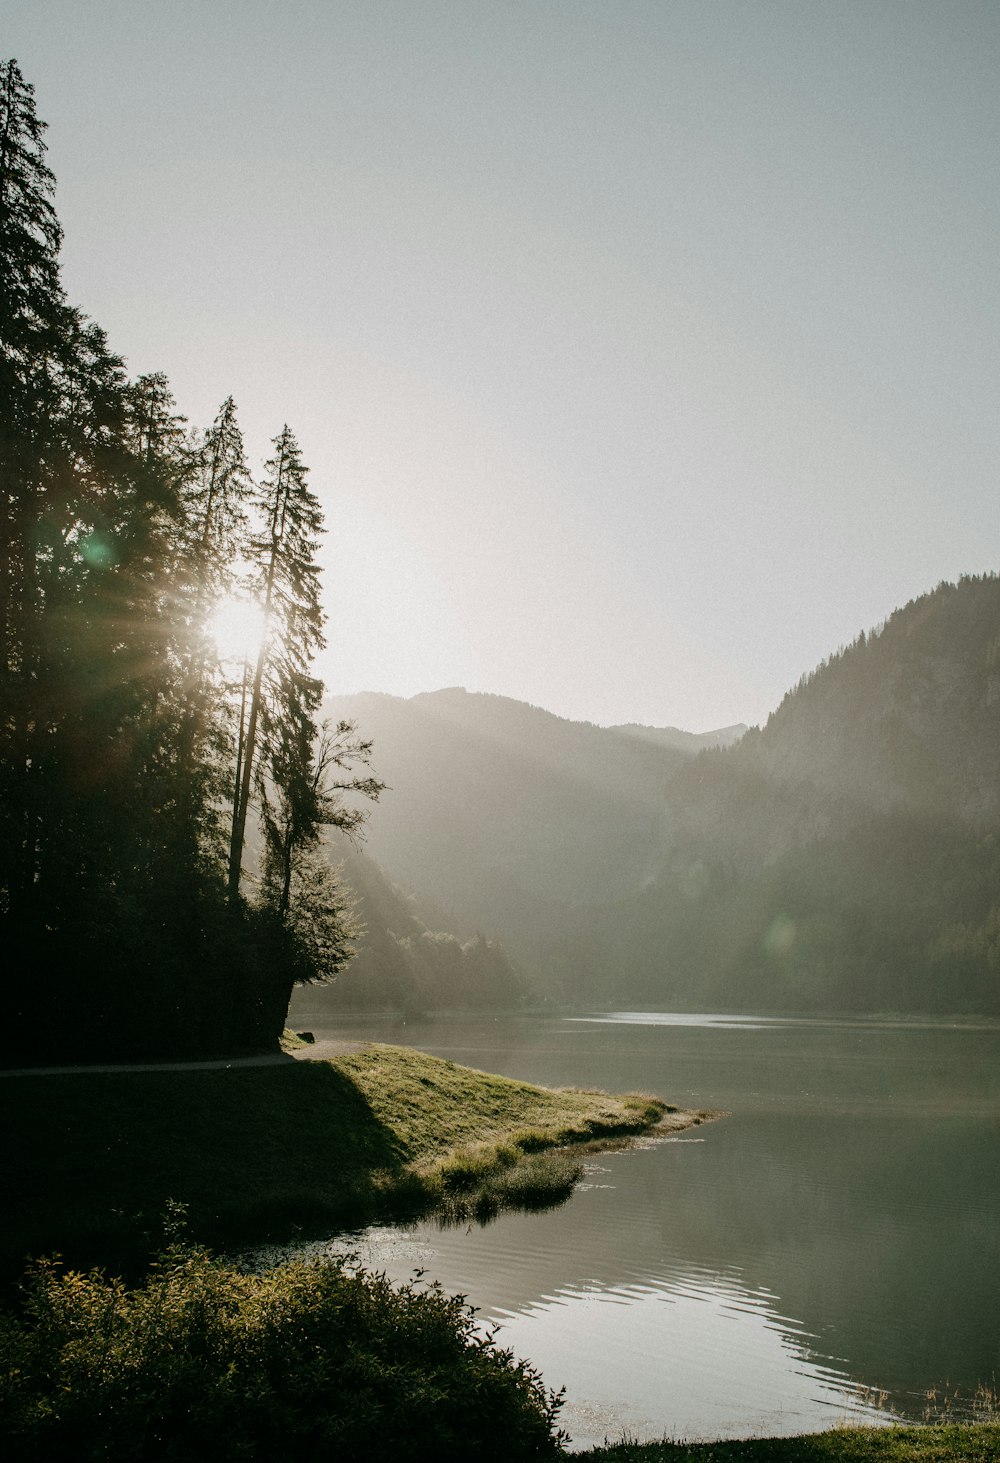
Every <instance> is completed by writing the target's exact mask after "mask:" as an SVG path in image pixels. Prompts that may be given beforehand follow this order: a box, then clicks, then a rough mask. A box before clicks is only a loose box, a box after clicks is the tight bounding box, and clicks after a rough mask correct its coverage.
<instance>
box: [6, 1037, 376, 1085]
mask: <svg viewBox="0 0 1000 1463" xmlns="http://www.w3.org/2000/svg"><path fill="white" fill-rule="evenodd" d="M369 1045H370V1043H369V1042H367V1041H317V1042H315V1043H312V1044H310V1045H309V1046H303V1047H296V1048H295V1050H294V1051H292V1052H268V1053H266V1054H265V1055H264V1056H260V1057H222V1058H220V1059H219V1060H218V1061H212V1062H133V1063H115V1064H113V1065H111V1064H109V1065H107V1066H90V1065H89V1064H88V1065H86V1066H78V1067H10V1068H7V1069H5V1070H3V1071H0V1077H65V1076H70V1075H72V1074H74V1073H78V1072H211V1071H213V1070H214V1071H229V1070H230V1069H236V1068H238V1067H278V1066H284V1065H286V1064H287V1063H288V1062H325V1061H328V1060H329V1059H330V1057H337V1056H340V1055H341V1054H342V1053H343V1052H356V1051H360V1050H361V1048H362V1047H366V1046H369Z"/></svg>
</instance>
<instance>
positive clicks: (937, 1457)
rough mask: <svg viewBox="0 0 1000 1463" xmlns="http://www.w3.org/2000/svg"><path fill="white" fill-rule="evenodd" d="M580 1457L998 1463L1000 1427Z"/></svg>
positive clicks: (731, 1462)
mask: <svg viewBox="0 0 1000 1463" xmlns="http://www.w3.org/2000/svg"><path fill="white" fill-rule="evenodd" d="M577 1457H579V1458H581V1459H583V1458H588V1459H592V1460H594V1463H997V1460H998V1459H1000V1425H998V1424H996V1423H989V1424H982V1425H979V1426H968V1427H960V1426H948V1427H891V1428H835V1429H833V1430H832V1431H831V1432H825V1433H816V1434H814V1435H809V1436H806V1437H798V1438H753V1439H750V1440H748V1441H743V1442H734V1443H667V1442H663V1443H620V1444H618V1445H617V1446H615V1447H610V1448H591V1449H590V1450H589V1451H588V1452H586V1453H579V1454H577Z"/></svg>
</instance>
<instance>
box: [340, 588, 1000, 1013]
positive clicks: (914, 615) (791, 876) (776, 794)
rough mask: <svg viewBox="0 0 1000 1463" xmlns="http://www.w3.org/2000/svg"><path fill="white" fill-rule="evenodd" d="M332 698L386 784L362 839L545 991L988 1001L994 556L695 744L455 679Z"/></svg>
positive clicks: (997, 838) (783, 999)
mask: <svg viewBox="0 0 1000 1463" xmlns="http://www.w3.org/2000/svg"><path fill="white" fill-rule="evenodd" d="M332 709H333V710H334V712H335V713H336V714H338V715H345V716H350V717H355V716H357V717H360V718H362V719H363V721H364V724H365V725H366V727H369V728H371V730H372V731H373V733H374V735H375V736H376V738H377V740H378V744H379V750H380V770H382V771H383V772H384V775H385V776H386V778H387V780H388V781H389V782H390V783H398V785H399V788H400V792H399V793H398V794H397V795H395V796H394V797H393V799H392V801H391V803H386V805H385V806H384V807H379V808H378V809H377V810H376V812H375V816H374V819H373V823H372V850H373V852H374V853H375V854H376V855H377V856H378V857H379V859H380V860H381V861H382V862H383V863H384V864H385V866H386V867H387V868H388V869H389V870H390V871H391V873H392V874H393V875H394V876H395V877H399V878H400V879H401V880H402V882H403V883H404V884H406V885H407V886H408V887H412V888H414V889H415V890H416V891H417V892H418V894H419V895H421V896H422V897H424V898H431V899H433V900H436V901H437V902H438V903H439V904H441V905H444V906H446V907H447V908H448V909H449V910H450V911H451V915H452V921H453V923H452V927H453V928H458V929H466V928H467V929H468V930H469V932H470V933H471V931H472V930H474V929H475V928H476V927H477V926H482V927H483V928H485V929H486V930H487V931H489V932H490V933H494V934H497V935H499V936H500V938H501V939H503V940H504V941H505V942H506V943H508V944H509V945H510V948H511V950H512V952H513V953H514V954H515V955H516V956H517V957H518V959H519V960H520V961H521V962H522V963H523V965H524V967H525V971H526V974H527V975H528V977H529V978H530V980H531V981H532V984H533V987H534V990H535V993H536V995H546V996H549V997H555V998H557V999H559V1000H562V1001H566V1002H569V1003H571V1004H580V1003H583V1004H587V1003H591V1004H615V1003H630V1004H648V1005H650V1006H652V1007H660V1008H669V1007H671V1006H679V1007H682V1008H688V1009H691V1008H697V1007H706V1008H716V1009H717V1008H719V1007H720V1006H731V1007H733V1008H736V1009H744V1010H754V1009H764V1008H767V1009H772V1010H779V1009H780V1010H831V1011H873V1010H874V1011H914V1012H920V1011H927V1012H932V1011H947V1012H952V1011H956V1012H961V1011H968V1012H993V1011H996V1010H997V1009H998V992H1000V581H998V579H997V578H996V576H995V575H994V576H986V577H981V578H966V579H963V580H961V581H960V583H959V584H957V585H954V584H942V585H941V586H939V588H938V589H936V590H935V591H934V592H933V593H931V594H928V595H924V596H922V597H921V598H920V599H917V600H915V601H913V602H912V603H911V604H909V605H907V606H906V607H905V608H904V609H900V610H898V611H897V612H896V613H895V614H893V615H892V616H891V617H890V619H889V620H888V622H887V623H886V624H885V625H884V626H882V627H880V628H879V629H878V630H877V631H875V632H873V633H872V634H870V635H868V634H862V635H861V636H859V638H858V639H857V641H855V642H854V644H852V645H850V646H848V647H847V648H845V649H843V650H841V651H840V652H838V653H837V654H835V655H833V656H832V657H831V658H830V659H829V660H828V661H826V662H824V663H823V664H822V665H821V666H819V667H818V668H817V669H816V670H815V671H814V672H813V673H811V674H810V675H808V676H805V677H803V679H802V681H801V682H800V683H799V685H798V686H797V687H796V688H795V689H794V690H793V691H791V692H789V694H788V695H787V696H786V697H785V699H784V701H783V702H782V704H781V705H780V707H779V708H778V709H777V710H776V711H775V712H774V714H773V715H772V716H771V718H770V719H769V721H768V723H767V725H766V726H765V727H764V728H763V729H762V730H758V729H753V730H751V731H750V732H749V733H747V734H746V735H744V736H742V737H737V739H736V740H735V741H732V734H733V731H734V730H736V731H738V730H739V729H730V730H729V731H728V732H719V733H714V734H711V737H712V740H714V741H715V742H717V743H719V744H721V745H718V746H716V747H715V748H710V749H708V750H699V747H698V744H697V739H696V738H691V739H690V741H687V742H686V741H685V739H684V736H683V734H678V733H676V732H674V731H673V729H670V728H667V729H662V728H641V727H634V726H632V727H620V728H601V727H594V726H590V725H588V724H580V723H571V722H566V721H563V720H561V719H560V718H558V717H553V716H550V715H549V714H548V713H545V712H542V711H539V710H538V709H537V708H534V707H528V706H524V705H521V704H519V703H516V702H510V701H507V700H504V699H503V698H500V697H489V696H473V695H468V694H467V693H465V692H463V691H457V690H452V691H442V692H437V693H434V694H431V695H426V696H418V697H414V698H413V699H412V700H410V701H402V700H400V699H398V698H393V697H377V696H361V697H353V698H347V699H345V700H342V701H336V702H334V703H332ZM691 743H694V745H691ZM727 743H731V744H729V745H727ZM696 754H697V755H696Z"/></svg>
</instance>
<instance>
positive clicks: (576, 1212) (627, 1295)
mask: <svg viewBox="0 0 1000 1463" xmlns="http://www.w3.org/2000/svg"><path fill="white" fill-rule="evenodd" d="M318 1015H321V1012H318V1011H317V1010H316V1008H315V1007H313V1008H312V1009H311V1010H310V1011H309V1020H308V1023H306V1021H305V1020H304V1019H303V1023H302V1024H309V1025H310V1026H311V1027H313V1028H314V1029H317V1028H320V1027H321V1023H320V1021H319V1020H317V1016H318ZM632 1016H636V1017H637V1018H638V1019H635V1020H633V1019H630V1018H631V1017H632ZM625 1017H628V1018H629V1019H622V1018H625ZM649 1018H655V1019H649ZM346 1024H347V1023H344V1022H342V1021H341V1022H340V1023H339V1026H340V1032H339V1034H348V1035H352V1036H356V1035H366V1036H371V1037H373V1038H375V1039H381V1040H396V1041H403V1042H408V1043H410V1044H413V1045H419V1046H422V1047H424V1048H425V1049H427V1050H430V1051H434V1052H437V1053H438V1054H440V1055H444V1056H448V1057H450V1058H452V1059H453V1060H455V1061H460V1062H466V1063H468V1064H469V1065H472V1066H479V1067H484V1068H488V1069H491V1070H494V1071H503V1072H507V1073H509V1074H510V1075H512V1076H516V1077H523V1078H526V1079H528V1080H534V1081H539V1082H546V1083H550V1084H553V1085H558V1084H560V1083H565V1084H576V1085H581V1086H585V1085H595V1086H602V1087H606V1088H610V1089H612V1090H618V1091H621V1090H625V1089H628V1088H632V1089H636V1088H639V1089H645V1090H649V1091H656V1092H659V1093H661V1094H662V1095H664V1096H666V1097H667V1098H668V1099H669V1100H671V1101H675V1102H679V1103H681V1104H683V1105H688V1106H698V1107H722V1108H726V1109H728V1110H729V1111H730V1113H731V1116H729V1117H727V1118H726V1119H724V1120H723V1121H721V1122H719V1123H715V1124H711V1125H709V1126H706V1127H704V1128H699V1129H698V1130H697V1132H696V1133H694V1132H692V1133H687V1134H684V1135H681V1136H680V1137H679V1138H676V1139H673V1140H671V1141H668V1142H665V1143H662V1142H661V1143H657V1144H655V1145H652V1146H648V1147H644V1148H641V1149H640V1150H639V1151H633V1152H631V1153H627V1154H621V1155H614V1154H612V1155H602V1156H601V1158H600V1159H599V1161H598V1163H597V1165H595V1167H594V1168H593V1169H592V1170H591V1171H590V1172H589V1173H588V1175H587V1179H586V1182H585V1184H584V1185H582V1186H581V1189H580V1191H579V1192H578V1193H577V1194H576V1195H574V1197H573V1198H572V1200H571V1201H570V1203H569V1204H568V1205H566V1206H565V1207H564V1208H563V1209H561V1210H559V1211H558V1212H557V1213H555V1214H551V1215H525V1214H509V1215H504V1216H501V1217H500V1218H499V1219H498V1220H497V1221H496V1222H495V1223H494V1224H492V1225H491V1226H489V1228H487V1229H485V1230H483V1229H477V1228H472V1229H467V1230H462V1231H458V1232H449V1233H441V1232H439V1231H437V1230H436V1229H435V1228H434V1227H433V1225H424V1226H420V1227H419V1228H418V1229H414V1230H410V1231H408V1232H407V1235H406V1237H405V1238H404V1237H403V1236H396V1237H395V1238H393V1237H391V1236H386V1235H385V1234H383V1235H382V1236H381V1238H377V1237H373V1236H371V1235H369V1236H366V1237H364V1243H365V1244H372V1243H377V1245H379V1246H381V1249H379V1251H378V1253H377V1254H376V1255H374V1256H373V1262H374V1263H376V1264H377V1265H378V1266H379V1267H381V1268H385V1269H387V1271H388V1272H389V1273H391V1274H393V1275H394V1276H395V1277H397V1278H400V1279H404V1278H407V1277H408V1276H409V1275H410V1273H411V1272H412V1270H413V1269H414V1268H416V1267H417V1266H424V1267H425V1268H426V1269H427V1270H428V1271H429V1272H430V1273H431V1274H433V1275H436V1276H438V1277H439V1278H440V1279H441V1280H442V1282H443V1283H444V1284H445V1285H446V1287H448V1288H449V1289H452V1290H458V1291H461V1292H465V1293H467V1294H468V1295H469V1296H470V1298H471V1299H472V1301H473V1302H474V1303H475V1304H476V1305H478V1306H480V1307H481V1308H482V1310H483V1311H484V1312H485V1313H486V1314H487V1315H490V1316H493V1317H496V1318H498V1319H499V1320H501V1321H502V1324H503V1326H504V1339H505V1341H506V1342H507V1343H508V1344H510V1345H512V1346H513V1347H514V1349H515V1350H516V1351H518V1352H519V1353H520V1354H523V1355H526V1356H528V1357H530V1358H531V1359H532V1360H533V1361H534V1362H535V1363H536V1364H537V1365H539V1366H540V1367H541V1368H542V1371H543V1374H544V1375H545V1378H546V1380H547V1382H548V1383H549V1384H550V1385H553V1386H560V1385H562V1384H564V1383H565V1384H566V1385H567V1387H568V1389H569V1397H570V1407H569V1410H568V1412H567V1426H568V1427H569V1428H570V1431H571V1432H572V1433H573V1435H574V1437H575V1438H576V1439H577V1440H578V1441H579V1442H580V1443H583V1442H585V1441H586V1439H587V1438H594V1437H596V1438H597V1439H598V1440H600V1439H601V1438H603V1436H604V1434H605V1433H608V1434H609V1435H612V1436H613V1435H615V1433H616V1432H620V1431H621V1429H622V1427H624V1428H626V1429H627V1430H629V1431H630V1432H634V1433H636V1434H637V1435H640V1436H662V1435H663V1434H664V1433H668V1434H673V1435H685V1434H686V1435H690V1436H722V1435H729V1434H734V1435H735V1434H744V1435H746V1434H750V1433H759V1432H762V1431H784V1432H789V1431H799V1430H802V1429H804V1428H820V1427H824V1426H828V1425H830V1424H831V1423H833V1422H835V1421H837V1419H838V1418H839V1417H842V1416H847V1415H857V1413H858V1409H859V1408H860V1409H861V1411H862V1412H864V1411H865V1410H866V1409H868V1408H870V1405H871V1395H870V1393H869V1392H868V1390H867V1389H872V1390H873V1391H874V1390H877V1389H881V1388H885V1389H886V1390H887V1391H888V1392H889V1393H890V1394H891V1396H892V1401H893V1404H894V1405H896V1406H898V1407H900V1408H902V1409H903V1410H904V1411H905V1412H906V1413H907V1414H908V1415H914V1416H920V1415H921V1414H922V1411H923V1406H924V1394H925V1393H926V1392H928V1391H929V1390H930V1389H932V1388H935V1387H940V1386H941V1385H942V1384H943V1383H944V1382H946V1381H950V1382H952V1383H953V1384H956V1385H958V1386H960V1387H961V1389H962V1391H963V1392H965V1393H966V1394H967V1395H970V1394H971V1393H973V1392H974V1391H975V1389H976V1387H977V1385H978V1384H980V1383H985V1384H986V1385H988V1386H989V1385H992V1386H993V1387H994V1390H995V1386H996V1383H995V1377H996V1375H997V1373H998V1371H1000V1366H998V1361H1000V1226H998V1224H997V1215H998V1213H1000V1163H998V1161H997V1160H998V1158H1000V1143H998V1138H1000V1032H998V1030H997V1029H996V1028H995V1027H994V1028H990V1027H988V1026H983V1027H980V1028H972V1027H952V1028H933V1027H929V1026H923V1025H914V1024H912V1023H910V1024H902V1023H899V1024H893V1025H890V1024H884V1025H883V1024H879V1023H871V1022H869V1023H850V1022H836V1023H833V1022H831V1023H824V1022H801V1023H799V1022H793V1021H785V1022H780V1023H773V1024H772V1023H764V1022H755V1021H754V1022H740V1021H736V1020H732V1019H730V1018H728V1017H722V1018H711V1019H709V1020H707V1021H706V1020H705V1019H704V1018H702V1019H700V1020H698V1022H697V1024H695V1023H694V1020H693V1018H685V1019H684V1020H682V1021H675V1020H673V1019H670V1020H662V1019H660V1013H613V1015H612V1017H611V1018H610V1019H609V1018H607V1017H604V1018H602V1019H600V1020H597V1021H595V1020H590V1021H568V1020H559V1019H556V1018H553V1019H550V1020H533V1021H523V1020H522V1021H517V1020H514V1021H504V1020H500V1021H494V1020H493V1019H492V1018H486V1019H485V1020H480V1021H471V1020H465V1019H463V1020H453V1021H437V1022H435V1023H433V1024H430V1023H428V1024H426V1025H421V1026H419V1027H415V1026H414V1023H412V1022H411V1023H409V1025H408V1026H407V1027H406V1028H401V1027H399V1026H398V1025H396V1026H395V1027H393V1026H391V1025H380V1023H379V1022H378V1021H377V1020H376V1021H373V1020H372V1019H371V1018H368V1019H367V1020H366V1021H364V1022H361V1021H360V1020H359V1021H358V1022H354V1023H350V1029H349V1030H347V1031H345V1030H344V1027H345V1025H346ZM765 1026H766V1029H761V1028H762V1027H765ZM317 1034H319V1030H317ZM398 1245H403V1246H404V1249H403V1250H398V1249H397V1250H394V1248H393V1247H394V1246H398ZM417 1252H419V1254H420V1258H415V1255H416V1253H417Z"/></svg>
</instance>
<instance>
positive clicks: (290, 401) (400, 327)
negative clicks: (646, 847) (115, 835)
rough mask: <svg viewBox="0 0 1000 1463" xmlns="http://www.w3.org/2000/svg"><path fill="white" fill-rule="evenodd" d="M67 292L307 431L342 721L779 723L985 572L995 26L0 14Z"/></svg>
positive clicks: (979, 3) (891, 5) (543, 9)
mask: <svg viewBox="0 0 1000 1463" xmlns="http://www.w3.org/2000/svg"><path fill="white" fill-rule="evenodd" d="M0 52H2V54H3V55H5V56H8V57H9V56H14V57H16V58H17V60H18V61H19V63H20V66H21V69H22V71H23V73H24V75H25V77H26V79H27V80H29V81H30V82H32V83H33V84H34V86H35V91H36V102H37V108H38V113H39V115H40V116H41V117H42V118H44V119H45V120H46V121H47V122H48V124H49V132H48V144H49V154H48V161H49V164H50V166H51V167H52V168H53V170H54V172H55V174H56V177H57V180H58V191H57V195H56V202H57V208H58V211H59V215H60V218H61V220H62V223H63V226H64V230H65V242H64V246H63V271H64V281H65V284H66V288H67V292H68V294H69V297H70V299H71V301H72V302H73V303H74V304H77V305H79V306H80V307H81V308H83V309H84V310H85V311H86V312H87V313H88V314H89V315H91V316H92V317H93V318H95V319H96V320H97V321H99V322H100V324H102V325H103V326H104V327H105V329H106V330H107V331H108V333H109V336H110V341H111V344H112V346H113V347H114V348H115V349H117V350H118V351H119V352H120V353H121V354H122V355H123V356H124V357H125V359H126V363H127V365H128V368H129V371H130V372H131V373H132V374H138V373H140V372H145V371H154V370H163V371H165V372H166V373H167V375H168V376H169V378H170V381H171V384H172V387H173V390H174V394H175V396H176V398H177V400H178V403H179V405H180V408H181V409H182V410H183V411H184V412H185V413H186V415H187V416H188V418H189V419H190V420H191V422H192V423H195V424H197V425H207V424H208V423H209V422H210V421H211V419H212V417H213V416H214V415H215V412H216V411H217V409H218V406H219V404H220V403H221V401H222V400H223V399H224V398H225V397H226V396H227V395H229V394H232V395H233V396H234V397H235V399H236V402H237V405H238V408H239V415H240V421H241V424H242V426H243V430H244V433H245V436H246V439H247V443H248V446H249V448H250V454H251V457H252V459H253V462H254V464H255V465H258V466H259V464H260V463H262V461H263V458H264V457H265V455H266V453H267V449H268V446H269V441H270V439H271V438H272V437H273V436H274V435H276V434H277V433H278V432H279V431H280V429H281V427H282V425H283V423H285V422H288V423H289V425H290V426H291V427H292V429H293V431H294V432H295V433H296V436H297V437H298V440H299V443H300V445H301V447H302V451H303V456H304V459H305V461H306V462H307V463H308V464H309V467H310V470H311V485H312V486H313V488H314V489H315V491H316V492H317V493H318V494H319V496H320V498H321V500H322V502H323V504H324V508H325V510H326V516H327V529H328V532H327V537H326V540H325V544H324V549H323V562H324V565H325V569H326V573H325V603H326V608H327V611H328V614H329V622H328V627H327V638H328V646H327V650H326V651H325V652H324V655H323V658H322V662H321V664H320V666H319V669H320V672H321V674H322V675H323V676H324V679H325V680H326V682H327V686H328V689H329V690H331V691H334V692H352V691H359V690H379V691H389V692H393V693H395V694H399V695H412V694H415V693H416V692H419V691H425V690H434V689H437V688H439V687H442V686H455V685H463V686H466V687H467V688H468V689H469V690H472V691H492V692H497V693H500V694H503V695H507V696H513V697H516V698H518V699H520V700H525V701H530V702H532V703H534V704H536V705H539V706H543V707H546V708H547V709H549V710H551V711H555V712H557V713H558V714H560V715H562V716H568V717H572V718H575V719H580V720H590V721H595V722H599V723H602V724H611V723H617V722H626V721H636V722H645V723H648V724H652V725H661V726H662V725H673V726H680V727H684V728H686V729H689V730H692V731H703V730H707V729H709V728H714V727H719V726H724V725H729V724H731V723H734V722H739V721H745V722H748V723H759V722H762V721H763V720H765V719H766V718H767V715H768V714H769V712H770V711H771V710H773V709H774V707H775V706H776V705H777V704H778V702H779V701H780V700H781V697H782V695H783V694H784V693H785V691H786V690H787V689H788V688H789V687H791V686H792V685H794V683H795V682H796V681H797V680H798V678H799V676H800V675H802V674H803V673H804V672H806V671H808V670H811V669H812V668H813V667H814V666H815V665H816V664H817V663H818V662H819V661H820V660H821V659H822V658H823V657H824V656H826V655H828V654H829V653H831V652H832V651H835V650H836V649H837V648H838V646H840V645H842V644H844V643H847V642H849V641H851V640H853V639H854V637H855V636H856V635H857V633H858V632H859V631H860V630H862V629H865V630H868V629H870V628H871V627H872V626H873V625H876V624H878V623H879V622H880V621H882V620H883V619H885V618H886V616H887V615H888V614H890V613H891V612H892V610H893V609H894V608H896V607H897V606H898V605H900V604H904V603H906V602H907V601H908V600H910V599H912V598H913V597H915V596H916V595H919V594H921V593H924V592H925V591H927V590H929V589H932V588H933V587H934V586H935V585H936V584H937V583H939V582H940V581H941V580H942V579H955V578H957V577H958V575H960V574H962V573H982V572H984V571H991V570H996V569H997V568H998V567H1000V511H998V476H1000V474H998V466H1000V414H998V410H997V407H998V381H1000V371H998V367H1000V269H998V240H1000V189H998V175H997V159H998V157H1000V84H998V83H1000V5H998V4H997V3H996V0H936V3H930V0H823V3H820V0H648V3H647V0H282V3H280V4H279V3H270V0H239V3H237V0H198V3H189V0H159V3H156V4H153V3H150V0H32V4H31V5H26V4H24V3H23V0H18V3H16V4H13V3H11V0H0Z"/></svg>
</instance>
